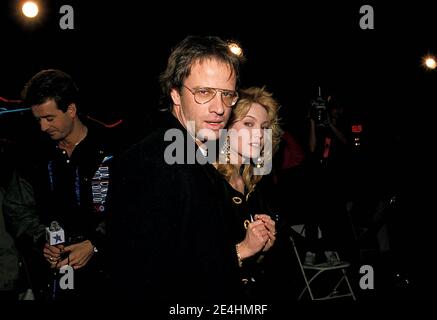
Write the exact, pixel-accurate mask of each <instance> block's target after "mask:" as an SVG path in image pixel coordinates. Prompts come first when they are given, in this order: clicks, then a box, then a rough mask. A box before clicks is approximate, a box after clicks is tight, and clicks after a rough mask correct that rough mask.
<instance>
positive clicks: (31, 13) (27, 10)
mask: <svg viewBox="0 0 437 320" xmlns="http://www.w3.org/2000/svg"><path fill="white" fill-rule="evenodd" d="M21 10H22V11H23V14H24V15H25V16H26V17H28V18H35V17H36V16H37V15H38V12H39V9H38V5H37V4H36V3H35V2H33V1H27V2H26V3H24V4H23V7H22V8H21Z"/></svg>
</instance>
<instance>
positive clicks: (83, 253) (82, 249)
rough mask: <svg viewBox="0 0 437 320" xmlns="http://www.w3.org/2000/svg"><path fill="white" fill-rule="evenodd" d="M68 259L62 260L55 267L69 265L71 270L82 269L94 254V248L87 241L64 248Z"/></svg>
mask: <svg viewBox="0 0 437 320" xmlns="http://www.w3.org/2000/svg"><path fill="white" fill-rule="evenodd" d="M64 251H65V252H66V253H68V257H67V258H65V259H64V260H62V261H61V262H60V263H59V264H58V265H57V267H58V268H61V267H63V266H65V265H70V266H72V267H73V269H80V268H82V267H84V266H85V265H86V264H87V263H88V261H89V260H90V259H91V257H92V256H93V254H94V246H93V244H92V243H91V241H89V240H85V241H82V242H79V243H76V244H72V245H71V246H67V247H65V248H64Z"/></svg>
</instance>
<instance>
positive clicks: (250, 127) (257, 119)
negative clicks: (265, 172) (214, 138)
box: [229, 103, 270, 159]
mask: <svg viewBox="0 0 437 320" xmlns="http://www.w3.org/2000/svg"><path fill="white" fill-rule="evenodd" d="M269 128H270V120H269V116H268V114H267V110H266V109H265V108H264V107H263V106H262V105H260V104H258V103H253V104H252V105H251V106H250V109H249V112H248V113H247V114H246V115H245V116H244V117H243V118H242V119H239V120H237V121H236V122H234V123H232V124H231V125H230V127H229V136H230V140H229V143H230V150H231V157H232V155H237V156H238V158H240V157H242V158H243V159H249V158H252V159H256V158H258V157H259V156H260V154H261V151H262V149H263V147H264V140H263V134H264V132H263V131H264V129H269Z"/></svg>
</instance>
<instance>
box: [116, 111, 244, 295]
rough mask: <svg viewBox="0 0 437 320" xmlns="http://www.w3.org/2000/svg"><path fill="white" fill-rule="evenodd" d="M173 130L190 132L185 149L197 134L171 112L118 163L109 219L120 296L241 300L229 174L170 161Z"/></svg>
mask: <svg viewBox="0 0 437 320" xmlns="http://www.w3.org/2000/svg"><path fill="white" fill-rule="evenodd" d="M168 129H178V130H180V132H181V133H183V139H184V144H183V145H184V146H186V142H187V139H192V138H191V136H189V135H188V136H187V132H186V130H185V129H184V128H183V127H182V126H181V124H180V123H179V122H178V121H177V120H176V118H174V117H173V116H172V115H168V119H167V121H166V124H165V125H164V126H163V127H162V128H161V129H158V130H156V131H155V132H154V133H152V134H151V135H149V136H148V137H147V138H146V139H144V140H143V141H142V142H140V143H138V144H137V145H135V146H133V147H132V148H131V149H129V150H128V151H127V152H126V153H125V154H124V155H123V156H122V157H121V158H120V159H119V161H117V162H116V163H115V164H114V175H113V178H114V181H112V182H111V188H112V189H110V205H109V208H110V220H109V223H108V234H109V243H110V252H111V255H110V257H111V273H112V280H113V283H114V286H115V292H114V294H115V295H116V296H119V297H124V298H148V299H161V300H172V299H177V300H175V301H186V300H189V301H204V300H211V299H215V300H214V301H222V300H225V299H231V298H235V297H239V296H240V292H239V290H240V289H239V288H240V286H239V275H238V272H239V270H238V261H237V255H236V251H235V241H234V237H233V235H232V231H231V228H232V226H231V224H232V222H233V219H232V216H231V210H230V209H229V208H228V206H227V202H226V201H225V194H224V188H223V183H222V182H221V179H222V178H221V177H220V176H219V174H218V172H217V171H216V170H215V168H214V167H213V166H212V165H211V164H208V163H207V164H204V165H201V164H199V163H197V162H196V163H195V164H167V163H166V161H165V159H164V153H165V150H166V148H167V147H168V146H170V145H171V144H172V142H171V141H164V134H165V132H166V131H167V130H168ZM191 143H194V142H193V141H191ZM184 151H186V150H184ZM186 156H187V155H186V154H185V157H186ZM217 299H221V300H217Z"/></svg>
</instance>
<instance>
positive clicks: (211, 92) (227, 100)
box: [193, 88, 238, 107]
mask: <svg viewBox="0 0 437 320" xmlns="http://www.w3.org/2000/svg"><path fill="white" fill-rule="evenodd" d="M217 91H220V94H221V98H222V101H223V103H224V104H225V105H226V106H228V107H232V106H233V105H234V104H235V103H236V102H237V100H238V93H237V92H235V91H228V90H220V89H215V88H199V89H195V91H194V93H193V94H194V99H195V100H196V102H197V103H200V104H204V103H207V102H209V101H211V100H212V99H213V98H214V97H215V95H216V94H217Z"/></svg>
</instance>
